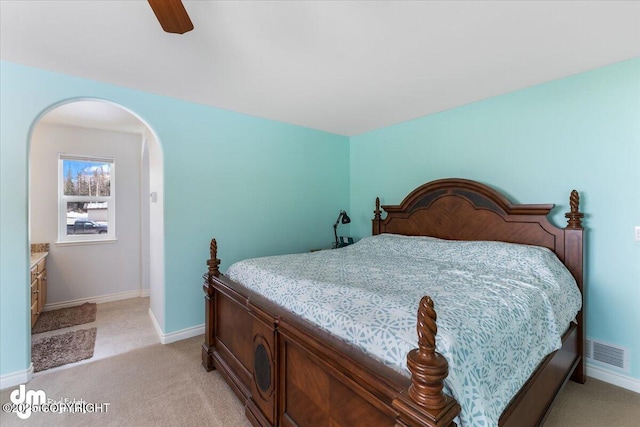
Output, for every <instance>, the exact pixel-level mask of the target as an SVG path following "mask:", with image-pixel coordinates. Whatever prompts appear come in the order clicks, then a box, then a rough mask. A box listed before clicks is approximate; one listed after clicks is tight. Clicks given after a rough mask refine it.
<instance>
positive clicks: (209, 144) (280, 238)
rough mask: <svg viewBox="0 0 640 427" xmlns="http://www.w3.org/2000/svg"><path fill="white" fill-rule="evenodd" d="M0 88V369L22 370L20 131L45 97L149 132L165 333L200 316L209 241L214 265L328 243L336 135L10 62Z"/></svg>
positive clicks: (340, 152) (342, 174)
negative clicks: (113, 108)
mask: <svg viewBox="0 0 640 427" xmlns="http://www.w3.org/2000/svg"><path fill="white" fill-rule="evenodd" d="M0 93H1V94H2V96H1V97H0V142H1V146H0V147H1V151H0V162H1V163H0V165H1V175H0V189H1V194H2V198H1V205H0V227H1V228H0V230H1V234H0V262H1V268H0V316H1V317H0V375H7V374H11V373H14V372H19V371H22V370H25V369H27V368H28V367H29V361H30V343H31V337H30V336H29V330H30V328H29V322H30V314H29V310H28V307H29V303H28V300H27V298H28V297H29V295H28V284H29V261H28V259H29V246H28V227H29V225H28V219H27V216H28V214H27V212H28V161H29V136H30V130H31V127H32V125H33V124H34V122H35V121H36V120H37V118H38V117H39V116H40V114H41V113H42V112H43V111H45V110H46V109H47V108H49V107H50V106H52V105H54V104H57V103H59V102H61V101H64V100H67V99H73V98H78V97H95V98H100V99H106V100H109V101H113V102H116V103H119V104H121V105H123V106H124V107H126V108H128V109H130V110H132V111H134V112H135V113H137V114H138V115H139V116H141V117H142V118H143V119H144V120H146V122H147V123H148V124H149V125H150V126H151V127H152V128H153V129H154V131H155V132H156V134H157V135H158V137H159V140H160V143H161V144H162V147H163V152H164V182H165V190H164V197H165V206H164V210H165V218H164V222H165V284H166V292H165V301H166V305H165V316H166V318H165V327H166V330H165V331H163V332H164V333H165V334H169V333H172V332H175V331H180V330H183V329H186V328H189V327H193V326H197V325H200V324H202V323H203V322H204V311H203V293H202V278H201V276H202V274H203V273H204V272H205V271H206V264H205V260H206V258H207V257H208V253H209V240H210V239H211V237H216V238H217V240H218V247H219V254H218V257H219V258H221V259H222V261H223V263H222V266H221V267H222V269H223V270H224V269H226V267H227V266H228V265H229V264H230V263H232V262H234V261H236V260H239V259H243V258H247V257H254V256H260V255H267V254H279V253H291V252H303V251H308V250H309V249H312V248H322V247H328V246H330V244H331V242H332V241H333V228H332V225H333V223H334V222H335V219H336V217H337V215H338V213H339V211H340V209H347V210H348V208H349V206H348V203H349V185H348V182H349V139H348V138H347V137H344V136H340V135H335V134H330V133H326V132H321V131H316V130H312V129H308V128H303V127H299V126H293V125H288V124H284V123H279V122H275V121H271V120H265V119H260V118H256V117H251V116H247V115H243V114H238V113H233V112H229V111H225V110H220V109H215V108H211V107H207V106H203V105H197V104H193V103H188V102H184V101H180V100H176V99H172V98H167V97H162V96H157V95H153V94H149V93H145V92H141V91H136V90H131V89H126V88H122V87H117V86H113V85H108V84H103V83H98V82H94V81H90V80H86V79H80V78H75V77H70V76H66V75H62V74H58V73H53V72H48V71H44V70H39V69H35V68H30V67H25V66H21V65H17V64H13V63H8V62H0ZM343 227H345V226H343ZM341 230H342V231H343V232H344V231H345V230H348V227H345V228H342V227H341Z"/></svg>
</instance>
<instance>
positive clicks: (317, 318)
mask: <svg viewBox="0 0 640 427" xmlns="http://www.w3.org/2000/svg"><path fill="white" fill-rule="evenodd" d="M227 276H228V277H230V278H231V279H232V280H235V281H237V282H239V283H242V284H244V285H245V286H247V287H249V288H251V289H253V290H255V291H257V292H258V293H260V294H262V295H264V296H265V297H267V298H268V299H270V300H272V301H274V302H275V303H277V304H280V305H282V306H284V307H286V308H287V309H289V310H290V311H292V312H294V313H296V314H298V315H300V316H302V317H304V318H306V319H307V320H309V321H311V322H313V323H315V324H317V325H318V326H320V327H321V328H323V329H325V330H327V331H328V332H330V333H332V334H334V335H336V336H338V337H340V338H341V339H343V340H345V341H347V342H350V343H352V344H353V345H355V346H357V347H359V348H360V349H362V350H363V351H364V352H366V353H368V354H369V355H371V356H372V357H373V358H375V359H377V360H379V361H381V362H383V363H384V364H386V365H388V366H390V367H392V368H393V369H395V370H397V371H399V372H402V373H404V374H406V375H410V374H409V371H408V369H407V367H406V356H407V353H408V352H409V351H410V350H411V349H413V348H416V347H417V346H418V337H417V334H416V317H417V311H418V304H419V302H420V298H422V296H424V295H429V296H431V298H432V299H433V301H434V304H435V309H436V312H437V313H438V321H437V324H438V334H437V337H436V339H437V351H439V352H440V353H441V354H442V355H443V356H444V357H446V359H447V360H448V362H449V377H448V378H447V380H446V382H445V391H446V392H447V393H449V394H451V395H452V396H453V397H455V398H456V400H458V402H459V403H460V405H461V407H462V412H461V414H460V420H459V421H460V423H461V424H462V426H464V427H467V426H497V425H498V419H499V417H500V415H501V413H502V412H503V411H504V409H505V408H506V406H507V404H508V403H509V401H510V400H511V398H512V397H513V396H514V395H515V394H516V393H517V391H518V390H519V389H520V388H521V387H522V385H523V384H524V383H525V382H526V381H527V379H528V378H529V376H530V375H531V374H532V373H533V371H534V370H535V369H536V367H537V366H538V364H539V363H540V362H541V360H542V359H543V358H544V357H545V356H546V355H548V354H549V353H551V352H553V351H554V350H557V349H559V348H560V346H561V335H562V334H563V332H564V331H565V330H566V329H567V327H568V325H569V322H571V321H572V320H573V319H574V318H575V316H576V314H577V313H578V311H579V310H580V307H581V295H580V291H579V289H578V287H577V285H576V283H575V280H574V279H573V276H572V275H571V274H570V273H569V271H568V270H567V269H566V267H565V266H564V265H563V264H562V263H561V262H560V261H559V260H558V258H557V257H556V256H555V254H554V253H553V252H552V251H550V250H548V249H546V248H541V247H537V246H526V245H515V244H509V243H502V242H479V241H477V242H460V241H448V240H440V239H435V238H430V237H408V236H398V235H391V234H382V235H379V236H372V237H367V238H364V239H362V240H360V241H359V242H358V243H355V244H353V245H351V246H348V247H345V248H342V249H337V250H326V251H319V252H312V253H305V254H295V255H282V256H273V257H265V258H255V259H249V260H244V261H240V262H237V263H235V264H233V265H232V266H231V267H230V268H229V269H228V271H227Z"/></svg>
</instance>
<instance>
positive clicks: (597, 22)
mask: <svg viewBox="0 0 640 427" xmlns="http://www.w3.org/2000/svg"><path fill="white" fill-rule="evenodd" d="M184 4H185V7H186V9H187V12H188V13H189V15H190V17H191V20H192V21H193V24H194V26H195V29H194V30H193V31H191V32H189V33H186V34H184V35H175V34H167V33H165V32H163V31H162V29H161V27H160V25H159V23H158V22H157V20H156V17H155V15H154V14H153V12H152V10H151V8H150V7H149V5H148V4H147V2H146V1H137V0H136V1H133V0H124V1H116V0H111V1H104V0H100V1H92V0H83V1H56V0H44V1H32V0H22V1H5V0H1V1H0V17H1V21H0V56H1V59H3V60H7V61H11V62H16V63H20V64H25V65H31V66H35V67H39V68H44V69H48V70H53V71H58V72H62V73H65V74H70V75H74V76H79V77H84V78H88V79H93V80H98V81H103V82H108V83H112V84H116V85H120V86H124V87H130V88H135V89H139V90H143V91H147V92H152V93H157V94H162V95H166V96H171V97H175V98H179V99H183V100H188V101H192V102H196V103H201V104H206V105H211V106H215V107H220V108H224V109H228V110H232V111H237V112H241V113H245V114H250V115H254V116H259V117H265V118H269V119H274V120H279V121H282V122H286V123H293V124H298V125H302V126H307V127H311V128H315V129H322V130H326V131H329V132H335V133H338V134H342V135H349V136H350V135H356V134H360V133H363V132H366V131H370V130H373V129H377V128H381V127H384V126H389V125H392V124H395V123H399V122H402V121H406V120H410V119H412V118H416V117H420V116H423V115H427V114H431V113H435V112H438V111H442V110H446V109H449V108H453V107H456V106H459V105H463V104H467V103H470V102H474V101H477V100H481V99H484V98H487V97H491V96H495V95H499V94H504V93H507V92H511V91H513V90H517V89H520V88H523V87H527V86H532V85H535V84H538V83H542V82H545V81H549V80H553V79H557V78H560V77H564V76H568V75H572V74H575V73H579V72H583V71H586V70H589V69H593V68H597V67H600V66H603V65H607V64H611V63H614V62H618V61H622V60H625V59H630V58H633V57H639V56H640V2H639V1H543V0H537V1H514V0H511V1H423V2H417V1H413V2H398V1H395V2H392V1H330V2H329V1H322V2H320V1H277V2H276V1H202V0H201V1H189V0H185V1H184Z"/></svg>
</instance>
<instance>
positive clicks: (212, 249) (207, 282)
mask: <svg viewBox="0 0 640 427" xmlns="http://www.w3.org/2000/svg"><path fill="white" fill-rule="evenodd" d="M209 253H210V256H211V258H210V259H208V260H207V266H209V270H208V271H207V273H205V275H204V276H203V277H202V278H203V279H204V283H203V284H202V290H203V291H204V318H205V319H204V321H205V331H204V343H203V344H202V366H204V368H205V369H206V370H207V371H211V370H213V369H215V366H214V364H213V358H212V357H211V352H212V351H213V348H214V345H215V337H214V335H215V329H216V328H215V320H216V318H215V313H214V309H215V301H216V300H215V292H214V289H213V282H212V278H213V277H220V270H218V266H219V265H220V260H219V259H218V258H217V256H218V243H217V242H216V239H211V244H210V245H209Z"/></svg>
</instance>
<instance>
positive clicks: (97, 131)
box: [29, 98, 164, 337]
mask: <svg viewBox="0 0 640 427" xmlns="http://www.w3.org/2000/svg"><path fill="white" fill-rule="evenodd" d="M65 156H66V157H65ZM74 156H75V157H74ZM63 157H64V158H65V159H66V158H71V159H75V158H83V157H86V158H89V159H91V158H92V157H95V158H99V159H111V161H112V162H113V165H114V172H113V175H114V181H115V183H114V193H115V194H114V196H115V198H114V202H113V205H114V206H115V208H114V211H115V221H114V222H113V224H110V225H109V229H110V231H112V232H113V235H112V238H110V239H106V240H103V241H99V240H94V239H92V237H91V236H83V237H82V239H84V240H86V241H84V240H83V241H73V239H71V240H72V241H65V239H64V238H61V236H62V235H64V234H65V232H64V231H61V230H63V229H64V224H63V222H64V221H65V220H66V221H68V218H63V216H64V214H60V212H64V211H65V209H64V206H66V205H64V203H65V202H64V200H62V199H61V197H60V188H61V185H62V184H61V183H60V178H59V177H60V173H61V169H60V168H61V165H62V164H63V160H62V159H63ZM74 175H75V172H74ZM29 177H30V178H29V240H30V243H31V244H38V243H49V246H50V250H49V251H50V256H49V257H48V258H49V260H48V262H47V271H48V274H47V276H48V280H47V282H48V286H47V288H48V289H47V293H48V297H47V301H46V306H45V310H51V309H57V308H65V307H69V306H73V305H78V304H81V303H83V302H85V301H92V302H98V303H102V302H109V301H116V300H122V299H126V298H133V297H136V296H143V297H145V296H149V310H148V311H149V314H150V316H151V318H152V321H153V324H154V327H155V330H156V333H157V334H158V336H159V337H160V336H161V334H162V330H163V328H164V274H163V272H164V232H163V230H164V218H163V211H164V210H163V208H162V204H163V188H164V185H163V154H162V147H161V144H160V141H159V139H158V138H157V136H156V134H155V132H154V131H153V129H152V128H151V127H150V126H149V125H148V124H147V123H146V122H145V121H144V120H143V119H142V118H141V117H139V116H138V115H136V114H135V113H134V112H132V111H131V110H129V109H127V108H125V107H123V106H121V105H119V104H116V103H113V102H110V101H106V100H101V99H94V98H82V99H71V100H66V101H63V102H60V103H57V104H55V105H52V106H51V107H50V108H48V109H47V110H46V111H44V112H43V113H42V114H41V115H40V116H39V117H38V119H37V120H36V122H35V124H34V125H33V127H32V131H31V135H30V151H29ZM90 191H91V190H90ZM62 192H64V190H62ZM61 200H62V201H61ZM85 205H88V204H85ZM61 224H62V225H61ZM72 237H76V236H72Z"/></svg>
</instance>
